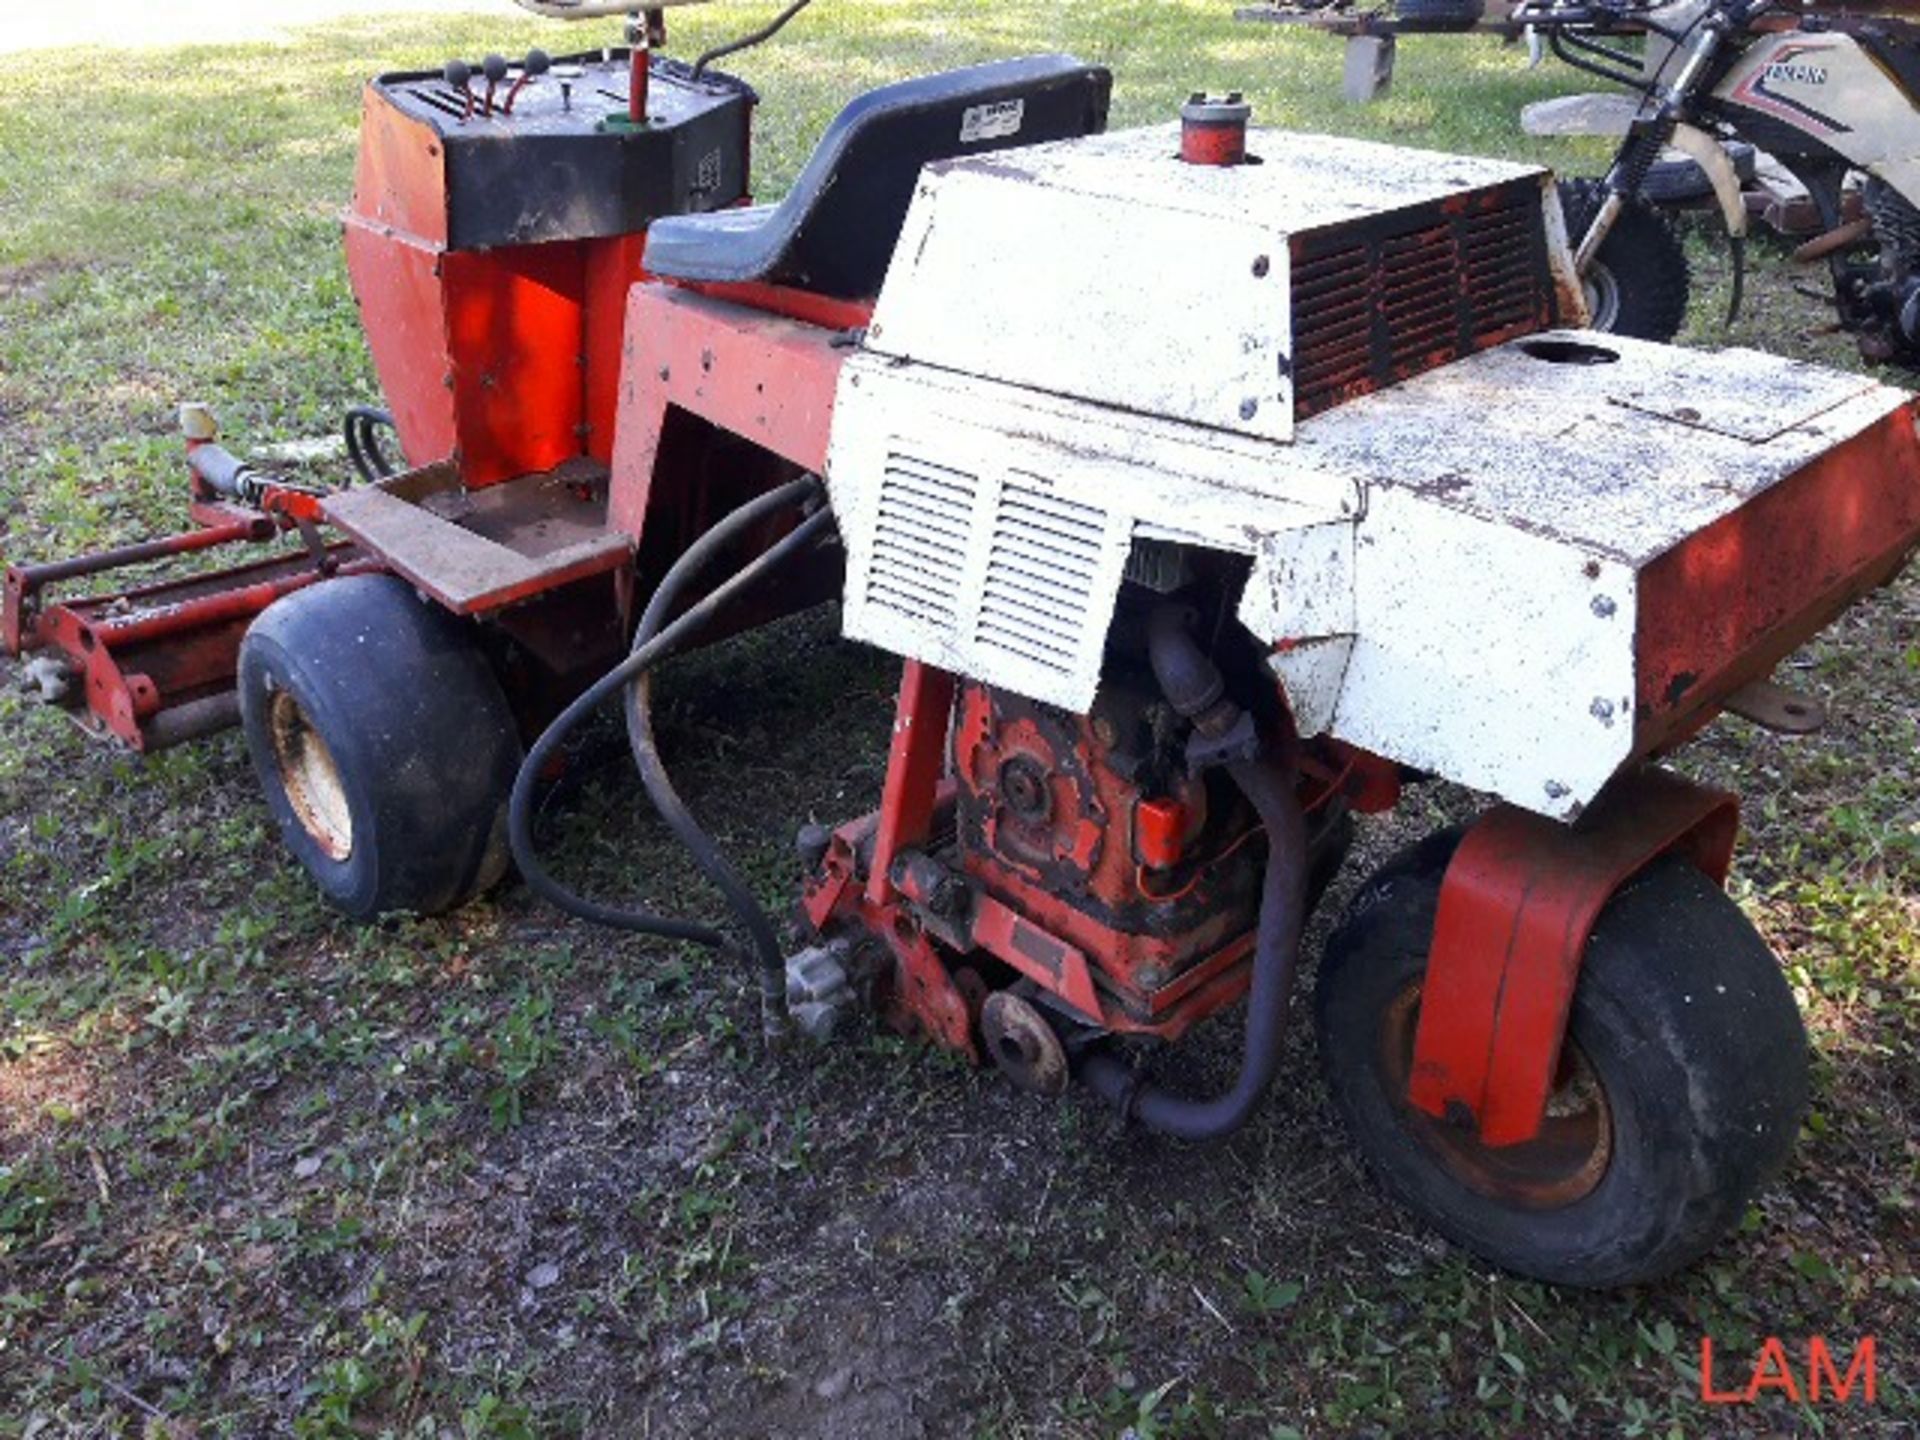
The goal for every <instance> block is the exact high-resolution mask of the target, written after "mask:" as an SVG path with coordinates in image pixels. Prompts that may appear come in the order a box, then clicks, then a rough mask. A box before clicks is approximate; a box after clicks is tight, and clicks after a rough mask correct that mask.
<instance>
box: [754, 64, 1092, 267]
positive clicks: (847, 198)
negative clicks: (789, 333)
mask: <svg viewBox="0 0 1920 1440" xmlns="http://www.w3.org/2000/svg"><path fill="white" fill-rule="evenodd" d="M1112 87H1113V77H1112V75H1111V74H1110V73H1109V72H1108V71H1107V70H1105V69H1102V68H1101V67H1099V66H1097V65H1085V64H1082V63H1081V62H1080V61H1078V60H1076V59H1074V58H1073V57H1072V56H1070V55H1032V56H1027V57H1025V58H1023V59H1019V60H999V61H995V62H993V63H991V64H987V65H973V66H969V67H968V68H966V69H964V70H950V71H947V72H946V73H944V74H940V75H928V76H923V77H921V78H919V79H915V80H904V81H901V82H900V83H899V84H897V85H885V86H882V87H881V88H880V89H878V90H870V91H868V92H867V93H866V94H864V95H862V96H860V97H859V98H858V99H856V100H854V101H853V102H852V103H851V104H849V105H848V106H847V107H846V109H844V110H842V111H841V112H840V114H839V116H838V117H837V118H836V119H835V120H834V122H833V124H832V125H830V126H829V127H828V128H827V132H826V134H824V135H822V136H821V137H820V143H819V145H817V146H816V147H815V148H814V152H813V158H812V159H810V160H809V161H808V162H807V167H806V169H805V170H803V171H802V172H801V173H800V178H799V179H798V180H797V181H795V183H794V187H793V189H792V191H791V192H789V193H788V195H787V197H786V199H785V200H783V201H782V202H781V203H780V205H779V207H778V208H777V209H776V211H775V213H774V215H773V216H772V217H771V220H770V223H771V224H773V225H776V226H778V227H780V228H781V230H783V231H784V232H785V233H784V239H785V243H784V245H782V247H781V250H780V255H779V259H778V260H777V261H776V262H775V263H774V265H773V266H772V268H771V270H770V271H769V273H768V275H767V277H766V278H767V279H769V280H771V281H774V282H776V283H781V284H789V285H795V286H800V287H802V288H805V289H808V290H814V291H818V292H820V293H822V294H827V295H836V296H845V297H850V296H862V295H871V294H873V293H875V292H876V291H877V290H878V289H879V288H880V282H881V280H883V279H884V278H885V277H886V271H887V261H888V260H889V259H890V258H891V257H892V254H893V247H894V244H895V243H896V242H897V241H898V240H899V238H900V229H901V226H902V225H903V224H904V223H905V221H906V217H907V205H908V203H909V202H910V201H911V200H912V199H913V187H914V182H915V181H916V180H917V179H918V177H919V174H920V167H921V166H922V165H925V164H927V163H928V162H929V161H933V160H946V159H951V158H953V157H955V156H960V155H978V154H983V153H985V152H987V151H990V150H1005V149H1009V148H1011V147H1013V146H1016V145H1036V144H1039V143H1040V142H1042V141H1046V140H1068V139H1073V138H1076V137H1078V136H1082V135H1096V134H1098V133H1100V132H1101V131H1102V130H1104V129H1106V127H1107V99H1108V96H1109V94H1110V93H1111V91H1112Z"/></svg>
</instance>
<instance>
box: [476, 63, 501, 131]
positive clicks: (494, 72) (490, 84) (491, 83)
mask: <svg viewBox="0 0 1920 1440" xmlns="http://www.w3.org/2000/svg"><path fill="white" fill-rule="evenodd" d="M480 73H481V74H482V75H485V76H486V77H487V108H486V116H487V118H488V119H489V120H491V119H492V118H493V92H494V91H495V90H497V89H499V87H500V82H501V81H502V80H504V79H506V78H507V57H506V56H504V55H489V56H487V58H486V59H484V60H482V61H481V62H480Z"/></svg>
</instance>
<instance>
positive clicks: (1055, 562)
mask: <svg viewBox="0 0 1920 1440" xmlns="http://www.w3.org/2000/svg"><path fill="white" fill-rule="evenodd" d="M1105 535H1106V516H1105V515H1104V514H1103V513H1101V511H1099V510H1098V509H1096V508H1095V507H1093V506H1091V505H1082V504H1080V503H1078V502H1077V501H1073V500H1065V499H1062V498H1061V497H1060V496H1058V495H1055V494H1053V493H1051V492H1050V491H1048V490H1046V489H1045V488H1043V487H1041V486H1039V485H1035V484H1026V483H1022V482H1021V481H1020V480H1019V479H1017V478H1014V479H1009V480H1008V482H1007V484H1006V486H1005V487H1004V488H1003V489H1002V491H1001V494H1000V506H999V510H998V513H997V514H996V515H995V516H994V525H993V540H992V549H991V552H990V554H989V556H988V560H987V573H986V581H985V584H984V586H983V588H982V590H981V594H980V613H979V616H978V619H977V621H976V623H975V627H974V638H975V641H976V642H977V643H978V644H980V645H981V646H983V647H986V648H989V649H995V650H1000V651H1004V652H1006V653H1008V654H1010V655H1014V656H1017V657H1019V658H1020V659H1023V660H1026V661H1028V662H1030V663H1032V664H1035V665H1041V666H1044V667H1046V668H1047V669H1050V670H1058V671H1062V672H1065V671H1068V670H1071V669H1072V668H1073V664H1074V659H1075V656H1076V655H1077V654H1078V652H1079V650H1080V647H1081V645H1082V642H1083V638H1084V636H1085V635H1086V633H1087V626H1088V621H1087V610H1088V607H1089V605H1090V604H1091V603H1092V596H1093V584H1094V576H1095V572H1096V571H1097V570H1098V569H1099V565H1100V556H1101V550H1102V547H1103V545H1104V541H1105Z"/></svg>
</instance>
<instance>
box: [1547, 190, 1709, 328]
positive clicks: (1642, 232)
mask: <svg viewBox="0 0 1920 1440" xmlns="http://www.w3.org/2000/svg"><path fill="white" fill-rule="evenodd" d="M1559 189H1560V209H1561V212H1562V213H1563V214H1564V215H1565V216H1566V222H1567V241H1568V243H1569V244H1571V245H1572V246H1573V248H1574V250H1575V251H1578V250H1579V248H1580V237H1581V236H1583V235H1585V234H1586V233H1587V230H1588V228H1589V227H1590V226H1591V225H1592V224H1593V221H1594V217H1595V216H1597V215H1598V214H1599V213H1600V207H1601V205H1603V204H1604V203H1605V202H1606V198H1607V187H1606V182H1604V181H1601V180H1562V181H1561V182H1560V187H1559ZM1581 284H1582V285H1583V286H1584V287H1585V289H1586V292H1587V309H1588V310H1590V311H1591V312H1592V318H1591V320H1590V321H1589V322H1588V323H1589V325H1590V326H1591V328H1593V329H1595V330H1605V331H1607V332H1609V333H1610V334H1614V335H1631V336H1634V337H1635V338H1637V339H1641V340H1659V341H1667V340H1671V339H1673V337H1674V336H1675V335H1677V334H1679V333H1680V326H1681V324H1682V323H1683V322H1684V321H1685V320H1686V318H1687V297H1688V295H1689V293H1690V291H1691V288H1692V284H1693V275H1692V272H1691V270H1689V268H1688V266H1687V251H1686V247H1685V246H1684V245H1683V244H1681V242H1680V236H1679V234H1678V232H1676V231H1675V230H1674V228H1673V225H1672V223H1671V222H1670V221H1669V220H1668V219H1667V217H1666V216H1665V215H1662V214H1661V213H1660V212H1659V211H1658V210H1656V209H1655V208H1654V207H1653V206H1652V205H1650V204H1648V203H1647V202H1646V201H1645V200H1640V199H1635V200H1629V201H1628V202H1627V205H1626V208H1625V209H1624V210H1622V211H1621V212H1620V218H1619V219H1617V220H1616V221H1614V224H1613V229H1611V230H1609V231H1608V232H1607V238H1606V240H1605V242H1604V243H1602V244H1601V246H1600V253H1599V254H1598V255H1596V256H1594V259H1593V265H1592V267H1591V268H1590V269H1589V270H1588V271H1587V273H1586V274H1585V275H1584V276H1582V277H1581Z"/></svg>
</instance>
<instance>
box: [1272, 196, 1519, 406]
mask: <svg viewBox="0 0 1920 1440" xmlns="http://www.w3.org/2000/svg"><path fill="white" fill-rule="evenodd" d="M1467 198H1468V202H1469V203H1468V204H1467V205H1466V206H1465V207H1464V208H1462V207H1459V206H1458V203H1457V202H1454V201H1449V202H1446V204H1445V205H1430V206H1423V207H1421V208H1419V209H1417V210H1414V211H1411V212H1408V211H1401V212H1398V213H1396V214H1393V215H1387V216H1382V217H1380V218H1379V219H1378V220H1377V221H1371V222H1361V223H1358V224H1355V225H1352V226H1341V227H1338V228H1336V229H1334V230H1331V231H1322V232H1313V233H1309V234H1306V235H1300V236H1296V237H1295V239H1294V242H1293V254H1292V274H1293V280H1292V285H1293V343H1294V363H1293V385H1294V415H1295V417H1296V418H1301V419H1304V418H1305V417H1306V416H1308V415H1313V414H1317V413H1318V412H1320V411H1322V410H1326V409H1329V408H1331V407H1332V406H1335V405H1338V404H1339V403H1341V402H1342V401H1343V400H1348V399H1351V398H1353V397H1354V396H1356V395H1361V394H1365V393H1366V392H1367V391H1370V390H1377V389H1380V388H1381V387H1382V386H1385V385H1390V384H1392V383H1393V382H1394V381H1396V380H1404V379H1406V378H1407V377H1408V376H1410V375H1416V374H1418V373H1420V372H1421V371H1423V370H1431V369H1434V368H1435V367H1437V366H1440V365H1445V364H1447V363H1449V362H1450V361H1453V360H1457V359H1459V358H1460V357H1461V356H1463V355H1470V354H1472V353H1473V352H1474V351H1476V350H1484V349H1486V348H1487V347H1488V346H1490V345H1497V344H1499V343H1501V342H1502V341H1504V340H1509V339H1512V338H1513V337H1514V336H1515V335H1518V334H1522V333H1524V332H1525V331H1527V330H1531V329H1535V328H1538V327H1541V326H1544V325H1549V324H1551V323H1552V318H1553V315H1552V307H1553V298H1552V285H1551V283H1550V280H1549V277H1548V272H1547V259H1546V239H1545V232H1544V230H1543V228H1542V221H1541V214H1540V190H1539V186H1538V184H1537V182H1534V181H1521V182H1517V183H1516V184H1513V185H1508V186H1502V187H1500V188H1498V189H1495V190H1491V191H1486V192H1483V193H1481V194H1478V195H1475V196H1470V197H1467Z"/></svg>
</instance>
